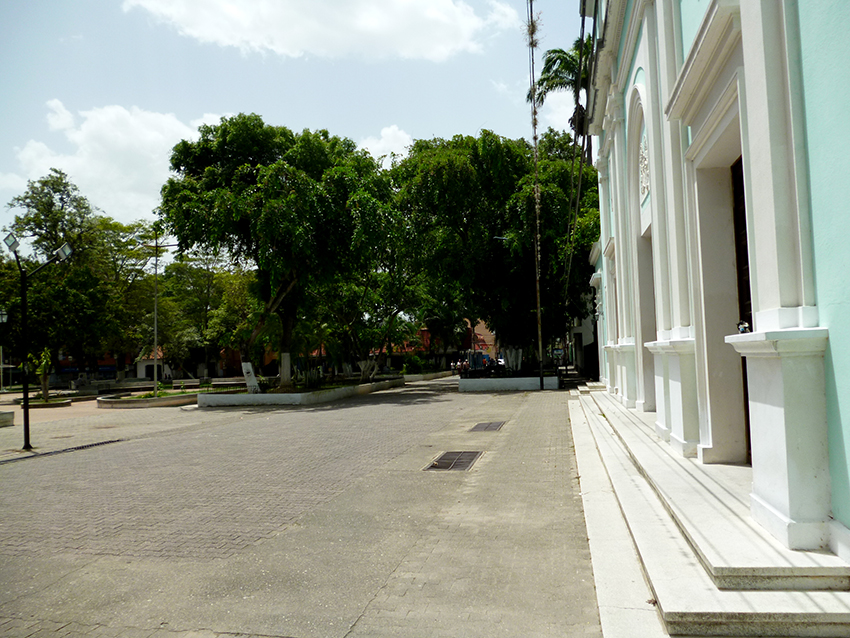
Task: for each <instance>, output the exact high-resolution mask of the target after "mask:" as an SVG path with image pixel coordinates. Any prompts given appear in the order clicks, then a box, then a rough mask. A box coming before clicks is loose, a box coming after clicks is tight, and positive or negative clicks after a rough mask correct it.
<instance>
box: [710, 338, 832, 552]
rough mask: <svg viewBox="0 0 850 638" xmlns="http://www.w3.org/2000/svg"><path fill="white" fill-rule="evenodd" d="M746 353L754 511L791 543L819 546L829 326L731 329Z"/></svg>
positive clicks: (825, 497)
mask: <svg viewBox="0 0 850 638" xmlns="http://www.w3.org/2000/svg"><path fill="white" fill-rule="evenodd" d="M726 340H727V342H729V343H731V344H732V345H733V346H734V347H735V349H736V350H737V351H738V352H740V353H741V354H743V355H744V356H746V357H747V377H748V388H749V394H750V427H751V432H752V451H753V491H752V494H751V511H752V514H753V518H754V519H755V520H756V521H758V522H759V523H760V524H761V525H763V526H764V527H765V528H766V529H767V530H768V531H769V532H770V533H771V534H773V535H774V536H775V537H776V538H777V539H779V540H780V541H781V542H782V543H784V544H785V545H786V546H788V547H790V548H792V549H822V548H825V547H826V546H827V542H828V521H829V519H830V506H831V503H830V499H831V497H830V480H829V476H830V475H829V449H828V444H827V423H826V395H825V393H824V365H823V355H824V351H825V349H826V342H827V330H826V328H808V329H806V328H803V329H799V330H796V331H787V330H777V331H775V332H757V333H750V334H740V335H733V336H730V337H727V338H726Z"/></svg>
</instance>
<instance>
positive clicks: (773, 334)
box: [726, 328, 829, 357]
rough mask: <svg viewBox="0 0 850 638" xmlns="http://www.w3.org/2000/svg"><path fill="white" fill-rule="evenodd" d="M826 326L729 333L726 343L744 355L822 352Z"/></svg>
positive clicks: (790, 354) (827, 331)
mask: <svg viewBox="0 0 850 638" xmlns="http://www.w3.org/2000/svg"><path fill="white" fill-rule="evenodd" d="M828 340H829V330H828V329H827V328H798V329H792V330H774V331H770V332H745V333H743V334H735V335H729V336H728V337H726V343H728V344H729V345H731V346H732V347H733V348H735V351H736V352H738V353H739V354H741V355H743V356H745V357H780V356H811V355H817V354H823V352H824V351H825V350H826V344H827V341H828Z"/></svg>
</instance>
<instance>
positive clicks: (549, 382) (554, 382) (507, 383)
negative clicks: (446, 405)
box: [458, 377, 558, 392]
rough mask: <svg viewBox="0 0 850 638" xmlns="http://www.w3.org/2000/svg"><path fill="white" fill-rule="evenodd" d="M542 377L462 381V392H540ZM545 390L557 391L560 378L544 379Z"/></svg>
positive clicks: (459, 388)
mask: <svg viewBox="0 0 850 638" xmlns="http://www.w3.org/2000/svg"><path fill="white" fill-rule="evenodd" d="M539 389H540V377H503V378H496V379H461V380H460V381H459V382H458V390H459V391H461V392H510V391H517V390H518V391H527V390H539ZM543 389H544V390H557V389H558V377H543Z"/></svg>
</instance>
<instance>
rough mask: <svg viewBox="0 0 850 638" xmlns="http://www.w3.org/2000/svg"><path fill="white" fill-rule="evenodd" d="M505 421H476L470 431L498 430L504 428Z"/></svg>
mask: <svg viewBox="0 0 850 638" xmlns="http://www.w3.org/2000/svg"><path fill="white" fill-rule="evenodd" d="M504 424H505V422H504V421H488V422H487V423H476V424H475V427H473V428H472V429H471V430H470V432H497V431H498V430H501V429H502V426H503V425H504Z"/></svg>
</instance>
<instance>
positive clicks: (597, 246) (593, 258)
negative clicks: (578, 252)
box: [588, 240, 602, 264]
mask: <svg viewBox="0 0 850 638" xmlns="http://www.w3.org/2000/svg"><path fill="white" fill-rule="evenodd" d="M601 256H602V245H601V242H600V241H599V240H596V241H595V242H593V246H592V247H591V248H590V257H588V261H589V262H590V263H591V264H595V263H596V262H597V261H599V258H600V257H601Z"/></svg>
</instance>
